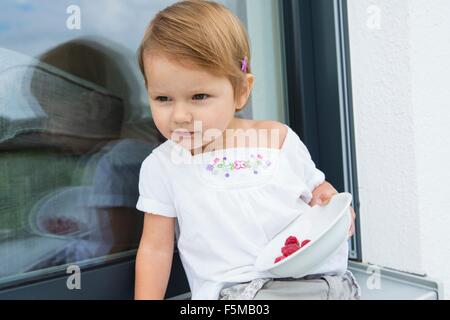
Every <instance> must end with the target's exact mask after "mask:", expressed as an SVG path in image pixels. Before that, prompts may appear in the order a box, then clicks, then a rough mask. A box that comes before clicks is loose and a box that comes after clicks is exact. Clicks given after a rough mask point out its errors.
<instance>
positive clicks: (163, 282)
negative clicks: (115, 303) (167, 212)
mask: <svg viewBox="0 0 450 320" xmlns="http://www.w3.org/2000/svg"><path fill="white" fill-rule="evenodd" d="M174 232H175V218H169V217H164V216H160V215H154V214H148V213H146V214H145V218H144V228H143V231H142V237H141V241H140V244H139V249H138V252H137V256H136V279H135V299H136V300H141V299H146V300H156V299H158V300H162V299H164V296H165V293H166V290H167V284H168V282H169V276H170V271H171V267H172V258H173V251H174Z"/></svg>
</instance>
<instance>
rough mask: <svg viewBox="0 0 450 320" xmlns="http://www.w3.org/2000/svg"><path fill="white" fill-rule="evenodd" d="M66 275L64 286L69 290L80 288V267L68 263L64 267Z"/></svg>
mask: <svg viewBox="0 0 450 320" xmlns="http://www.w3.org/2000/svg"><path fill="white" fill-rule="evenodd" d="M66 273H68V274H70V276H69V277H67V281H66V286H67V289H69V290H74V289H76V290H81V269H80V267H79V266H77V265H70V266H68V267H67V269H66Z"/></svg>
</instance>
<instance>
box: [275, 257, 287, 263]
mask: <svg viewBox="0 0 450 320" xmlns="http://www.w3.org/2000/svg"><path fill="white" fill-rule="evenodd" d="M284 258H286V257H285V256H279V257H276V259H275V262H274V263H277V262H280V261H281V260H283V259H284Z"/></svg>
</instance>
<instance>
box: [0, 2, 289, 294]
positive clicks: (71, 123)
mask: <svg viewBox="0 0 450 320" xmlns="http://www.w3.org/2000/svg"><path fill="white" fill-rule="evenodd" d="M174 2H176V1H175V0H151V1H148V0H96V1H88V0H58V1H54V0H40V1H27V0H3V1H2V5H1V11H0V46H1V47H0V257H1V258H0V288H1V286H2V285H6V284H7V283H9V282H10V281H12V280H16V279H19V280H20V279H25V278H27V277H29V276H30V275H32V274H33V275H35V274H38V275H46V274H48V273H50V272H53V271H58V270H62V269H64V268H65V265H67V264H79V265H85V264H90V263H105V262H107V261H108V257H112V256H117V255H120V254H123V253H126V252H129V251H130V250H134V249H136V248H137V246H138V242H139V239H140V235H141V230H142V222H143V215H142V213H141V212H139V211H137V210H136V209H135V205H136V202H137V198H138V179H139V170H140V166H141V163H142V161H143V160H144V159H145V157H146V156H147V155H148V154H150V152H151V151H152V150H153V149H154V148H155V147H157V146H158V145H159V144H161V143H162V142H164V140H165V139H164V138H163V137H162V136H161V135H160V134H159V132H158V131H157V129H156V127H155V125H154V123H153V121H152V119H151V113H150V108H149V105H148V98H147V94H146V90H145V87H144V83H143V78H142V76H141V75H140V72H139V68H138V65H137V62H136V50H137V48H138V45H139V42H140V40H141V38H142V36H143V32H144V30H145V28H146V26H147V25H148V23H149V20H150V19H151V18H152V17H153V16H154V15H155V14H156V13H157V12H158V11H159V10H161V9H163V8H164V7H166V6H168V5H170V4H172V3H174ZM219 2H222V3H223V4H225V5H226V6H228V7H229V8H230V9H231V10H232V11H234V12H235V13H236V14H237V15H238V16H239V17H240V18H241V20H242V21H243V23H244V24H245V25H246V27H247V28H248V31H249V35H250V37H251V48H252V57H253V66H252V67H253V73H254V74H255V76H256V82H255V87H254V91H253V93H252V95H251V100H250V102H249V105H248V106H247V107H246V108H245V109H244V110H243V111H242V112H241V114H238V116H241V117H245V118H254V119H273V120H279V121H282V122H286V119H285V112H284V105H285V104H284V91H283V88H284V84H283V82H282V78H283V73H282V59H281V54H282V52H281V40H280V37H281V34H280V32H279V29H278V26H279V22H278V11H277V10H278V7H277V3H278V1H276V0H263V1H258V3H255V1H240V0H222V1H219ZM249 6H251V7H252V9H251V10H250V9H249V8H250V7H249ZM267 66H270V68H269V69H266V67H267Z"/></svg>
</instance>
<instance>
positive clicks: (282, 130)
mask: <svg viewBox="0 0 450 320" xmlns="http://www.w3.org/2000/svg"><path fill="white" fill-rule="evenodd" d="M256 127H257V128H258V129H266V130H267V131H268V133H269V136H270V135H271V134H270V133H271V132H274V134H275V135H274V136H275V137H277V136H278V138H279V139H278V141H274V142H273V146H272V143H271V146H272V147H273V148H277V149H280V148H281V146H282V145H283V143H284V139H285V138H286V136H287V132H288V129H287V127H286V125H285V124H284V123H281V122H279V121H275V120H260V121H258V122H257V125H256ZM276 133H278V135H277V134H276Z"/></svg>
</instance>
